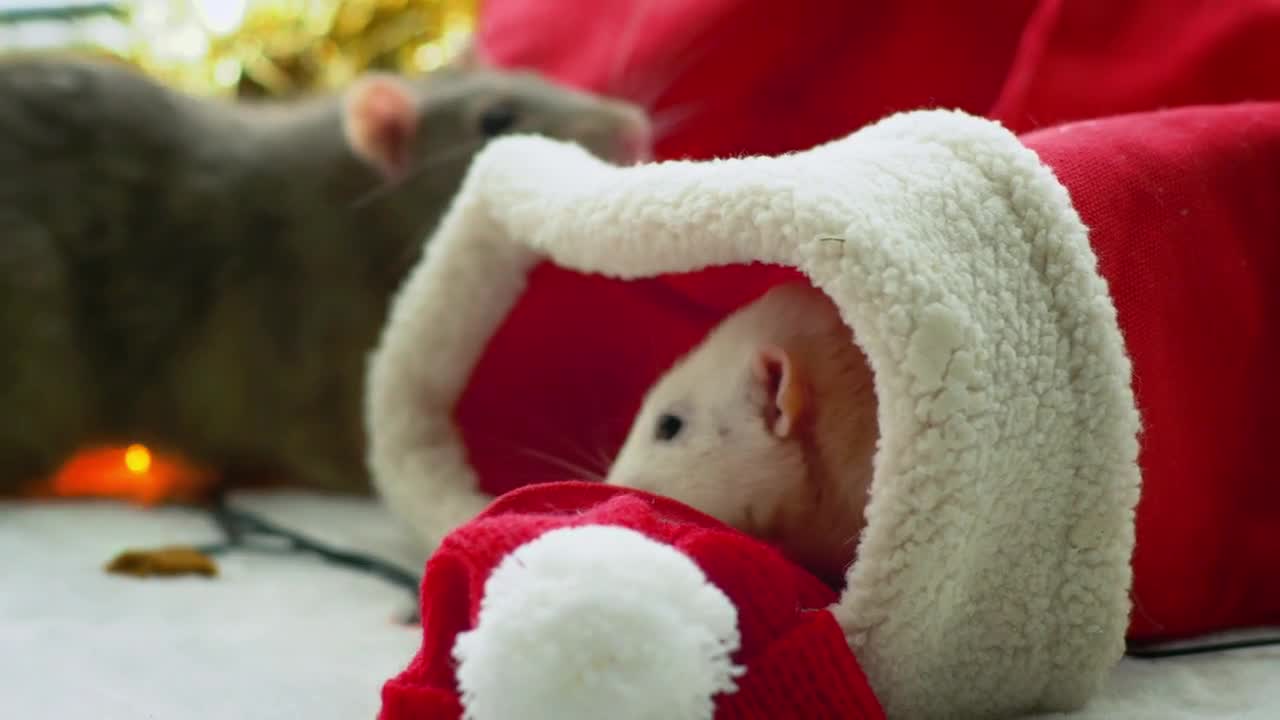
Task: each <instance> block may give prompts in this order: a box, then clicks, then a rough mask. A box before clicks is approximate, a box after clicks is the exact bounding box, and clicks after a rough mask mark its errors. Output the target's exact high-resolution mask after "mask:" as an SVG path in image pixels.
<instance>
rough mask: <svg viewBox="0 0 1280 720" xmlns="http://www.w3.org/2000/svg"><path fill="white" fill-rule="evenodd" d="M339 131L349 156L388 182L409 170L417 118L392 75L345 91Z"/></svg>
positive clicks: (368, 79)
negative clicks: (354, 157) (344, 105)
mask: <svg viewBox="0 0 1280 720" xmlns="http://www.w3.org/2000/svg"><path fill="white" fill-rule="evenodd" d="M345 111H346V112H345V115H344V117H343V123H342V129H343V132H344V133H345V134H346V137H347V143H348V144H349V145H350V146H351V150H352V152H354V153H355V154H356V155H357V156H359V157H360V158H361V159H363V160H364V161H365V162H367V163H369V164H370V165H372V166H373V167H375V168H377V169H378V170H379V171H380V172H381V173H382V174H383V175H385V176H387V178H388V179H396V178H399V177H401V176H403V175H404V173H405V172H406V171H408V169H409V152H410V148H411V147H412V145H413V140H414V135H415V134H416V132H417V128H418V114H417V112H416V111H415V110H414V108H413V101H412V100H411V98H410V95H409V91H408V89H407V88H405V86H404V84H403V83H402V82H401V80H400V79H399V78H397V77H395V76H393V75H386V74H381V73H375V74H371V75H366V76H364V77H362V78H360V79H359V80H357V81H356V82H355V84H354V85H352V86H351V88H350V89H349V90H348V91H347V97H346V107H345Z"/></svg>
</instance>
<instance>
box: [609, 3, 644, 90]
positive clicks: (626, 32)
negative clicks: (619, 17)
mask: <svg viewBox="0 0 1280 720" xmlns="http://www.w3.org/2000/svg"><path fill="white" fill-rule="evenodd" d="M652 7H653V0H650V2H647V3H640V4H638V5H636V6H635V10H634V12H632V13H631V16H630V17H628V18H627V21H626V24H625V25H623V26H622V33H621V37H619V38H618V45H617V47H618V50H617V52H615V53H614V56H613V67H612V69H611V70H610V71H609V81H608V83H607V84H606V85H605V87H607V88H610V89H614V88H617V86H618V80H620V79H621V78H622V77H623V75H624V74H625V73H626V69H627V64H628V63H630V62H631V55H632V53H634V52H635V50H636V46H637V45H638V44H639V38H640V34H639V32H638V30H639V29H640V25H641V23H642V22H643V20H644V17H645V15H646V14H648V11H649V9H650V8H652Z"/></svg>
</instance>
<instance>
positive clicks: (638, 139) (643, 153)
mask: <svg viewBox="0 0 1280 720" xmlns="http://www.w3.org/2000/svg"><path fill="white" fill-rule="evenodd" d="M618 141H619V144H620V145H621V146H622V157H621V158H620V159H621V160H622V161H623V162H626V163H642V162H648V161H649V160H651V159H652V158H653V126H652V125H651V124H650V122H649V118H648V116H647V115H645V114H644V112H642V111H640V110H632V111H631V112H628V113H627V114H626V116H624V118H623V121H622V128H621V129H620V131H619V137H618Z"/></svg>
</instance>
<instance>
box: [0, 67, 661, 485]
mask: <svg viewBox="0 0 1280 720" xmlns="http://www.w3.org/2000/svg"><path fill="white" fill-rule="evenodd" d="M508 133H538V134H543V135H547V136H550V137H553V138H558V139H562V140H568V141H575V142H578V143H579V144H581V145H582V146H584V147H585V148H586V149H587V150H589V151H591V152H593V153H594V154H596V155H598V156H600V157H601V158H603V159H605V160H609V161H613V162H617V163H630V162H634V161H639V160H642V159H644V158H645V157H647V153H648V148H649V145H650V142H651V139H650V125H649V122H648V120H647V118H646V117H645V115H644V114H643V113H642V112H641V111H640V110H639V109H638V108H636V107H634V106H631V105H629V104H625V103H622V102H618V101H613V100H609V99H605V98H602V97H597V96H593V95H588V94H585V93H581V92H577V91H573V90H570V89H567V88H562V87H558V86H556V85H553V84H551V83H549V82H547V81H544V80H542V79H540V78H539V77H537V76H535V75H533V74H527V73H514V72H502V71H498V70H495V69H490V68H488V67H486V66H485V64H484V63H483V62H481V61H478V60H477V58H476V57H475V55H474V53H468V54H467V55H466V56H465V57H464V58H463V59H462V60H460V61H458V62H456V63H455V64H454V65H453V66H451V67H447V68H445V69H442V70H440V71H436V72H433V73H430V74H428V75H426V76H423V77H417V78H401V77H399V76H395V75H383V74H369V75H366V76H364V77H362V78H361V79H359V80H358V81H357V82H356V83H354V84H353V85H352V86H351V87H349V88H348V89H347V90H346V91H345V92H343V93H340V94H338V95H335V96H326V97H316V98H310V99H303V100H292V101H279V102H265V101H264V102H253V103H250V102H245V101H240V102H230V101H226V102H224V101H215V100H209V99H201V98H196V97H193V96H189V95H185V94H182V93H179V92H176V91H174V90H171V89H167V88H165V87H163V86H161V85H160V84H158V83H156V82H154V81H152V80H150V79H147V78H145V77H143V76H142V75H141V74H139V73H138V72H136V71H134V70H132V69H130V68H127V67H126V66H123V65H121V64H116V63H108V62H95V61H88V60H74V59H69V58H51V57H33V56H27V57H15V58H10V59H6V60H0V408H3V411H4V414H3V417H2V418H0V494H4V493H9V492H14V491H16V490H18V489H20V488H21V487H23V486H24V485H25V484H26V483H27V482H29V481H33V480H37V479H41V478H44V477H46V476H48V475H49V474H50V473H52V472H53V471H55V470H56V468H57V467H58V466H59V465H60V464H61V463H62V462H63V461H65V460H66V459H67V458H68V457H69V456H70V455H72V454H73V453H74V452H75V451H76V450H77V449H79V448H81V447H83V446H86V445H88V444H94V443H125V442H129V443H132V442H138V443H146V444H149V445H151V446H153V447H154V448H156V449H158V450H161V451H165V450H168V451H174V452H178V453H181V454H182V455H184V456H187V457H189V458H191V459H192V460H194V461H196V462H197V463H199V464H202V465H204V466H206V467H209V468H212V469H214V470H215V471H216V472H217V473H218V474H219V475H220V476H221V477H222V478H224V482H227V483H232V484H234V483H235V482H236V481H237V478H241V477H245V478H248V477H263V476H267V477H280V478H284V479H287V480H288V481H289V482H294V483H300V484H304V485H307V486H310V487H314V488H319V489H325V490H337V491H357V492H365V491H367V490H368V477H367V470H366V468H365V464H364V447H365V442H364V432H363V426H362V420H361V403H362V391H363V384H364V375H365V360H366V355H367V353H368V352H369V350H370V349H371V348H372V346H373V344H374V343H375V341H376V338H377V334H378V333H379V332H380V331H381V328H382V324H383V320H384V315H385V313H386V310H387V306H388V303H389V301H390V298H391V296H392V294H393V292H394V291H395V289H396V288H397V287H398V285H399V283H400V282H401V280H402V278H403V276H404V275H405V274H406V273H407V271H408V270H409V268H410V267H411V266H412V264H413V263H414V262H415V261H416V259H417V257H418V255H419V253H420V248H421V246H422V245H423V242H424V240H425V239H426V237H427V235H428V234H429V233H430V232H431V230H432V229H433V227H434V225H435V223H436V222H437V220H438V218H439V216H440V215H441V214H442V213H443V211H444V210H445V209H446V207H447V206H448V204H449V203H450V201H451V199H452V197H453V195H454V193H455V191H456V189H457V188H458V186H459V184H460V183H461V180H462V178H463V175H464V173H465V172H466V169H467V167H468V165H469V163H470V161H471V158H472V156H473V155H474V154H475V153H476V152H477V151H478V150H480V149H481V148H482V147H483V146H484V145H485V143H486V142H487V141H488V140H490V139H491V138H494V137H496V136H499V135H504V134H508Z"/></svg>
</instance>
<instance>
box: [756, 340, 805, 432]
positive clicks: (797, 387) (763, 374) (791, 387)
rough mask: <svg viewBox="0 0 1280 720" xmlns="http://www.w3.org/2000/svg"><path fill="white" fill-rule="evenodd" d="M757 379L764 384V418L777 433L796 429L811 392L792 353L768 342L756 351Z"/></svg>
mask: <svg viewBox="0 0 1280 720" xmlns="http://www.w3.org/2000/svg"><path fill="white" fill-rule="evenodd" d="M754 372H755V377H756V380H757V381H759V382H760V383H762V384H763V385H764V390H765V398H766V399H765V405H764V419H765V422H766V423H768V425H769V429H771V430H772V431H773V433H774V434H775V435H777V436H778V437H787V436H789V435H790V434H791V433H792V432H794V431H795V429H796V426H797V425H798V424H799V422H800V418H801V416H803V415H804V413H805V412H806V410H808V406H809V393H808V390H807V389H806V388H805V383H804V378H803V377H801V372H800V369H799V367H797V365H796V363H795V361H794V360H793V359H792V357H791V355H790V353H788V352H787V351H786V350H784V349H783V348H780V347H778V346H776V345H766V346H764V347H762V348H760V349H759V350H758V351H757V352H756V358H755V367H754Z"/></svg>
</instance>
